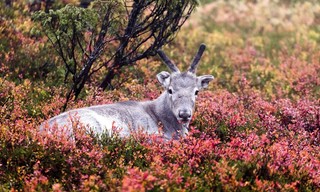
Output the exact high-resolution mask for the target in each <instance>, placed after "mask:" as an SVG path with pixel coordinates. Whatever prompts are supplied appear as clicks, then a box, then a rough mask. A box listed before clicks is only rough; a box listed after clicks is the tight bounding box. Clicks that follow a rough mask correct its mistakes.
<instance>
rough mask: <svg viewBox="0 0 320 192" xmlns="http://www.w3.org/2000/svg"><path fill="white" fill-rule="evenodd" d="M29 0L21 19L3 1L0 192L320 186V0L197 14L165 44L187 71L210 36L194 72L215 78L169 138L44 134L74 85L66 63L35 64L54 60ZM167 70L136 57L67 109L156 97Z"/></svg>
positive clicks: (216, 7) (240, 5) (222, 5)
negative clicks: (67, 81)
mask: <svg viewBox="0 0 320 192" xmlns="http://www.w3.org/2000/svg"><path fill="white" fill-rule="evenodd" d="M23 2H24V1H23ZM23 2H22V1H20V0H18V1H15V3H14V5H13V9H14V10H16V12H19V11H17V10H20V9H21V10H22V11H24V12H23V13H24V14H25V15H26V17H24V18H20V17H21V16H17V15H16V13H15V12H12V13H9V12H8V13H7V12H6V11H8V9H3V10H0V13H3V14H6V18H2V19H0V24H1V26H8V27H6V28H5V29H2V28H1V27H0V31H1V32H3V33H0V42H1V45H2V44H3V45H4V46H0V58H1V62H2V63H1V62H0V106H1V107H0V191H55V192H59V191H310V192H311V191H320V190H319V189H320V153H319V151H320V99H319V98H320V78H319V77H320V63H319V58H320V49H319V46H320V44H319V42H320V29H319V27H318V26H319V24H320V17H319V15H320V9H319V7H320V4H319V3H318V2H316V1H294V2H291V1H273V0H269V1H257V2H256V1H235V0H230V1H213V2H211V3H209V4H205V5H206V6H203V7H201V8H200V9H199V11H200V13H202V14H200V15H205V16H204V17H205V19H207V20H206V22H202V19H204V18H202V19H201V17H200V16H199V15H198V18H196V19H195V20H191V21H190V23H189V24H188V25H189V26H187V27H186V28H184V29H182V30H181V32H180V33H179V35H178V36H177V37H176V39H175V41H173V42H172V44H171V45H170V47H164V50H165V51H167V52H168V54H169V56H170V57H171V58H172V59H173V60H174V61H175V62H176V63H178V62H180V64H178V65H179V66H178V67H179V68H181V69H183V68H184V67H185V66H187V65H188V63H187V61H190V60H191V58H190V57H191V56H190V55H193V51H194V49H195V47H198V45H199V44H200V43H202V42H205V43H206V44H207V46H208V52H206V53H204V55H203V57H202V58H203V60H202V61H201V62H202V63H201V67H199V74H200V73H208V74H212V75H214V76H215V78H216V79H215V80H214V82H213V84H212V85H210V87H209V89H208V90H206V91H203V92H200V93H199V95H198V98H197V104H196V111H195V114H194V116H193V119H192V123H191V125H190V132H189V135H188V136H187V137H186V138H181V139H180V140H173V141H166V142H165V141H163V139H162V138H161V137H159V136H154V135H151V136H150V135H145V134H143V133H137V134H133V135H132V136H131V137H130V138H126V139H120V138H119V137H118V136H117V135H116V134H115V135H114V136H113V137H109V136H107V135H102V136H101V137H97V136H96V135H93V134H92V133H90V132H87V131H86V129H85V127H82V126H81V125H76V124H75V125H74V128H75V127H78V128H77V129H75V132H74V137H73V138H72V139H70V138H69V136H68V135H66V134H63V132H61V130H59V129H57V128H56V127H50V128H49V127H47V128H48V129H50V132H39V125H40V124H41V123H42V122H43V121H45V120H46V119H48V118H50V117H53V116H55V115H57V114H59V113H61V109H62V107H63V104H64V102H65V97H64V95H65V94H64V93H66V92H67V91H68V87H66V86H65V85H64V84H63V75H62V73H63V72H61V68H59V66H55V67H53V68H50V67H49V68H46V69H48V70H49V69H51V70H52V72H48V73H44V71H42V72H43V73H39V71H37V70H36V69H38V68H39V66H42V65H41V63H43V61H44V60H46V58H51V57H52V60H50V61H51V62H58V60H59V59H58V58H57V57H56V56H54V55H53V54H52V53H51V52H50V51H48V50H46V49H45V47H48V44H46V43H48V42H47V40H46V39H45V38H43V37H41V36H40V35H39V34H38V35H37V34H29V32H28V30H30V29H31V28H32V27H31V26H30V25H31V24H32V21H31V20H30V19H27V18H28V14H27V13H26V11H25V10H28V6H27V5H26V4H25V3H23ZM0 3H1V2H0ZM59 3H61V4H63V2H60V1H59ZM2 4H3V3H1V5H2ZM19 5H24V6H22V8H19ZM19 13H20V12H19ZM29 16H30V15H29ZM195 16H197V14H196V15H195ZM11 17H14V19H13V20H10V18H11ZM19 18H20V19H25V20H27V21H25V22H24V21H23V20H20V19H19ZM191 19H192V16H191ZM12 22H14V25H15V26H18V27H17V29H13V28H12V26H14V25H13V24H12ZM195 23H196V25H197V27H196V28H192V30H190V26H192V25H195ZM9 26H11V27H9ZM3 34H5V35H3ZM37 38H38V40H37ZM20 44H23V46H22V47H20V46H19V45H20ZM8 47H10V49H9V48H8ZM27 47H28V49H27ZM45 50H46V51H45ZM44 54H45V55H46V56H45V57H41V55H44ZM50 54H51V55H50ZM37 58H40V59H39V60H38V59H37ZM29 65H30V66H31V65H32V67H27V66H29ZM36 66H38V68H37V67H36ZM60 67H61V66H60ZM162 67H163V66H162V65H161V64H160V62H159V61H158V60H157V58H156V57H155V58H150V59H148V61H140V62H139V63H138V64H137V66H133V67H132V68H128V69H125V70H126V71H125V72H124V73H123V74H122V75H120V76H119V77H117V78H118V79H117V83H118V87H115V89H114V90H112V91H105V92H103V91H101V90H99V89H97V88H95V87H96V86H95V85H96V82H90V83H89V84H88V85H86V87H85V90H84V92H83V93H82V94H81V95H80V96H79V99H78V100H76V101H71V102H70V103H69V105H68V108H69V109H73V108H79V107H85V106H90V105H98V104H105V103H113V102H117V101H125V100H150V99H155V98H156V97H157V96H159V95H160V92H161V91H160V90H162V89H161V87H160V86H159V85H158V84H157V82H156V80H155V74H157V73H158V72H159V71H161V70H163V69H164V68H162ZM97 75H98V74H97ZM56 79H59V80H56ZM61 79H62V80H61ZM160 126H161V125H160ZM79 127H80V128H79Z"/></svg>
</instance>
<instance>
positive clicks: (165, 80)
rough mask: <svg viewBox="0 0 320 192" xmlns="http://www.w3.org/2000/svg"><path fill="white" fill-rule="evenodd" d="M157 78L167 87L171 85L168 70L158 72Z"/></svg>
mask: <svg viewBox="0 0 320 192" xmlns="http://www.w3.org/2000/svg"><path fill="white" fill-rule="evenodd" d="M157 79H158V81H159V82H160V83H161V85H162V86H164V87H165V88H168V87H169V84H170V73H169V72H167V71H162V72H160V73H158V74H157Z"/></svg>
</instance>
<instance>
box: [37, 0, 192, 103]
mask: <svg viewBox="0 0 320 192" xmlns="http://www.w3.org/2000/svg"><path fill="white" fill-rule="evenodd" d="M197 4H198V3H197V0H174V1H173V0H134V1H130V0H107V1H95V2H91V5H90V6H89V7H88V8H81V7H76V6H71V5H67V6H66V7H64V8H62V9H60V10H56V11H52V10H50V11H49V12H48V13H46V12H38V13H37V14H35V15H34V19H35V20H36V21H39V22H40V23H41V25H42V28H43V31H44V32H45V33H46V35H47V37H48V38H49V40H50V41H51V43H52V44H53V46H54V48H55V49H56V51H57V53H58V54H59V56H60V57H61V59H62V61H63V63H64V66H65V69H66V73H65V82H66V83H69V82H71V84H72V86H71V89H70V92H69V93H68V94H67V102H68V101H69V100H70V99H71V98H72V96H73V95H74V96H75V98H77V97H78V96H79V94H80V92H81V90H82V89H83V87H84V85H85V83H86V82H87V81H88V80H89V79H90V78H91V77H92V75H93V74H94V73H96V72H97V71H99V70H101V69H106V70H105V71H106V74H105V76H104V77H103V78H102V82H101V83H100V84H99V86H100V88H102V89H107V88H112V80H113V79H114V77H115V76H117V75H119V73H120V69H121V68H123V67H126V66H129V65H133V64H135V62H136V61H138V60H141V59H144V58H146V57H149V56H154V55H155V54H156V51H157V50H158V49H159V48H161V47H162V46H163V45H165V44H167V43H168V42H170V41H172V40H173V38H174V37H175V35H176V33H177V32H178V31H179V29H180V28H181V26H182V25H183V24H184V22H185V21H186V20H187V18H188V17H189V16H190V14H191V12H192V11H193V10H194V9H195V7H196V6H197ZM67 102H66V103H67Z"/></svg>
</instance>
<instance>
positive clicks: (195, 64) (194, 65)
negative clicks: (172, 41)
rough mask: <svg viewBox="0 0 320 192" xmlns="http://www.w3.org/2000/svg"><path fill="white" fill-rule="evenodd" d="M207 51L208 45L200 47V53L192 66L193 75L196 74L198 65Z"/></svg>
mask: <svg viewBox="0 0 320 192" xmlns="http://www.w3.org/2000/svg"><path fill="white" fill-rule="evenodd" d="M205 49H206V45H205V44H203V43H202V44H201V45H200V47H199V50H198V53H197V54H196V56H195V57H194V59H193V61H192V63H191V65H190V68H189V71H190V72H191V73H196V70H197V66H198V63H199V61H200V59H201V57H202V54H203V52H204V50H205Z"/></svg>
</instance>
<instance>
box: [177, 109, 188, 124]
mask: <svg viewBox="0 0 320 192" xmlns="http://www.w3.org/2000/svg"><path fill="white" fill-rule="evenodd" d="M179 117H180V118H181V119H182V120H183V121H188V120H190V118H191V111H189V110H186V109H184V110H180V111H179Z"/></svg>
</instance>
